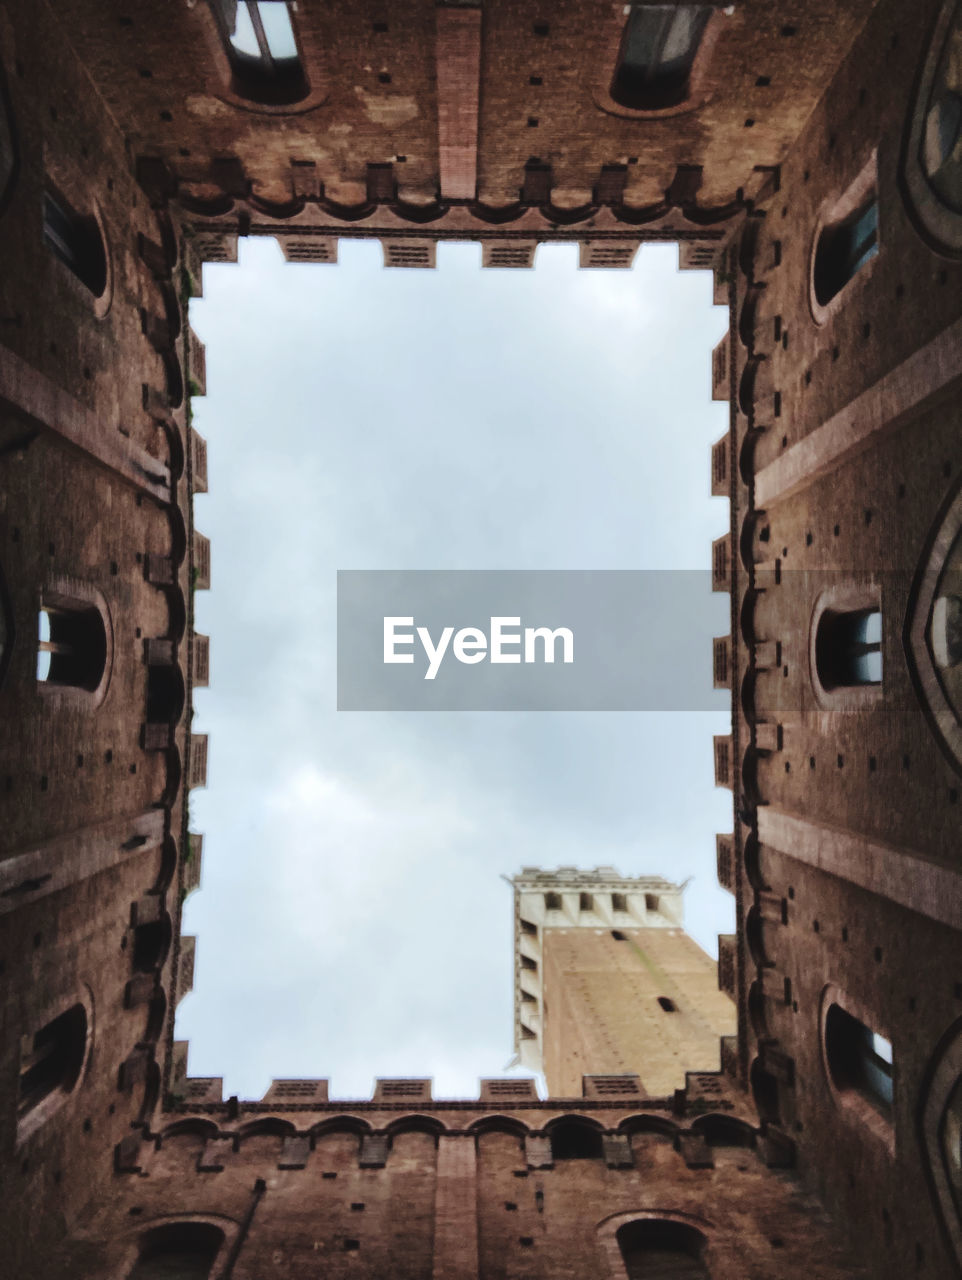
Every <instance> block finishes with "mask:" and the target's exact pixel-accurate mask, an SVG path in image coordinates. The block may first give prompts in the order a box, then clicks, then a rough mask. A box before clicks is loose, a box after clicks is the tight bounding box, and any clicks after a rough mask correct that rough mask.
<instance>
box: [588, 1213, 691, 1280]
mask: <svg viewBox="0 0 962 1280" xmlns="http://www.w3.org/2000/svg"><path fill="white" fill-rule="evenodd" d="M595 1230H596V1234H597V1239H598V1244H599V1246H600V1247H601V1250H602V1252H603V1254H604V1257H605V1261H606V1263H607V1272H606V1274H607V1275H608V1276H609V1277H611V1278H612V1280H616V1278H617V1280H645V1277H649V1276H650V1277H651V1280H655V1277H665V1280H668V1277H669V1276H670V1277H672V1280H696V1278H697V1280H708V1277H709V1271H708V1269H707V1261H708V1255H709V1250H710V1236H711V1234H712V1231H713V1225H712V1223H711V1222H709V1221H708V1220H707V1219H705V1218H701V1217H696V1216H695V1215H693V1214H689V1213H681V1212H678V1211H677V1210H675V1209H656V1208H653V1209H649V1208H645V1209H635V1210H632V1211H629V1212H627V1213H625V1212H621V1213H614V1214H612V1215H611V1216H610V1217H608V1218H605V1219H603V1220H602V1221H601V1222H600V1223H599V1224H598V1226H597V1227H596V1229H595ZM626 1254H627V1256H626ZM646 1254H647V1256H646ZM659 1254H660V1255H661V1256H659ZM633 1255H634V1256H633Z"/></svg>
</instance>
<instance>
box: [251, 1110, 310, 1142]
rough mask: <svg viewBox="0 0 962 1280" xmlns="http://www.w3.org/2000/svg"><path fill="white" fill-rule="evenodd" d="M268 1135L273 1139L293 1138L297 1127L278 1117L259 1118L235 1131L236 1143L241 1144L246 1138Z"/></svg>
mask: <svg viewBox="0 0 962 1280" xmlns="http://www.w3.org/2000/svg"><path fill="white" fill-rule="evenodd" d="M264 1135H268V1136H270V1137H274V1138H294V1137H296V1136H297V1125H296V1124H294V1123H293V1122H292V1121H290V1120H284V1119H282V1118H281V1117H280V1116H259V1117H258V1118H257V1119H256V1120H248V1121H247V1123H246V1124H242V1125H241V1126H240V1128H239V1129H238V1130H237V1141H238V1143H240V1144H243V1143H244V1142H246V1141H247V1139H248V1138H257V1137H263V1136H264Z"/></svg>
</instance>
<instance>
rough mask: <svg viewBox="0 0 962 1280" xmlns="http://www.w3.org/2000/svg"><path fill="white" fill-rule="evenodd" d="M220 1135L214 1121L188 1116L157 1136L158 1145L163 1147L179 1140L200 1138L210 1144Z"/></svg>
mask: <svg viewBox="0 0 962 1280" xmlns="http://www.w3.org/2000/svg"><path fill="white" fill-rule="evenodd" d="M219 1134H220V1130H219V1128H218V1127H217V1124H216V1123H215V1122H214V1121H213V1120H207V1119H205V1118H204V1117H203V1116H186V1117H185V1118H184V1119H183V1120H175V1121H174V1122H173V1124H169V1125H167V1126H165V1128H163V1129H161V1131H160V1133H159V1134H158V1135H157V1143H158V1145H159V1146H163V1144H164V1143H165V1142H170V1141H171V1140H173V1139H177V1138H198V1139H199V1140H200V1141H201V1142H208V1141H210V1139H212V1138H216V1137H218V1136H219Z"/></svg>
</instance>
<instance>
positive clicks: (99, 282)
mask: <svg viewBox="0 0 962 1280" xmlns="http://www.w3.org/2000/svg"><path fill="white" fill-rule="evenodd" d="M43 238H44V241H45V242H46V244H47V247H48V248H49V249H50V250H51V251H52V252H53V253H54V254H55V255H56V256H57V257H58V258H59V259H60V261H61V262H62V263H64V265H65V266H67V267H69V268H70V270H71V271H72V272H73V274H74V275H75V276H76V277H77V279H78V280H79V281H80V283H81V284H82V285H83V286H84V287H85V288H86V289H88V290H89V291H90V292H91V293H92V294H93V296H94V297H95V298H100V297H102V296H103V294H104V293H105V292H106V289H107V251H106V249H105V248H104V241H103V236H102V235H101V234H100V227H99V226H98V225H97V219H96V218H95V217H93V216H92V215H87V216H84V215H82V214H79V213H77V212H75V210H73V209H72V208H71V207H70V205H69V204H67V202H66V201H65V200H64V199H63V198H62V197H61V196H59V195H58V196H54V195H53V194H52V193H51V192H50V191H46V192H45V193H44V197H43Z"/></svg>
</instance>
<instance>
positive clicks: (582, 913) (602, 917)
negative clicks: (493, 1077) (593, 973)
mask: <svg viewBox="0 0 962 1280" xmlns="http://www.w3.org/2000/svg"><path fill="white" fill-rule="evenodd" d="M509 883H510V884H511V886H512V887H513V889H514V1047H515V1059H514V1061H515V1063H516V1064H517V1065H519V1066H523V1067H527V1068H529V1070H531V1071H542V1070H543V1068H544V1046H543V1039H542V1033H543V1028H544V969H543V954H542V952H543V940H544V932H545V930H546V929H595V930H598V931H601V930H602V929H618V928H619V927H621V928H624V929H639V928H643V929H659V928H664V929H683V928H684V903H683V901H682V895H683V894H684V891H685V885H683V884H682V885H678V884H674V883H672V881H670V880H665V879H663V878H662V877H661V876H622V875H619V873H618V872H617V871H616V870H615V868H614V867H595V868H594V870H592V871H588V870H579V868H577V867H558V869H557V870H556V871H543V870H542V869H541V868H540V867H522V868H521V871H520V873H519V874H518V875H516V876H512V877H511V879H510V881H509Z"/></svg>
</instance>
